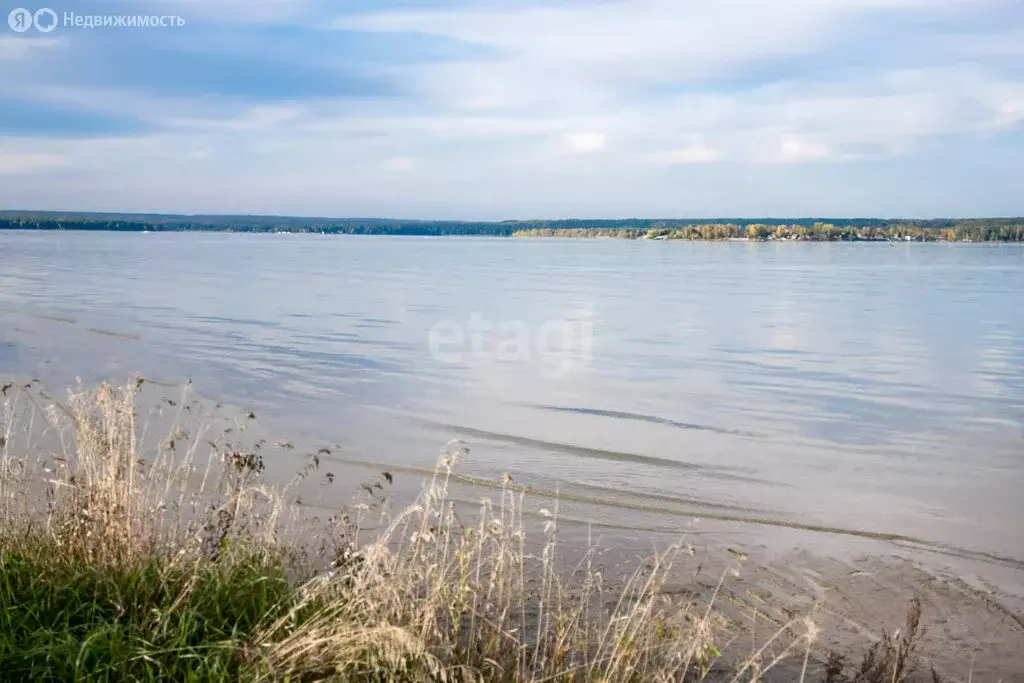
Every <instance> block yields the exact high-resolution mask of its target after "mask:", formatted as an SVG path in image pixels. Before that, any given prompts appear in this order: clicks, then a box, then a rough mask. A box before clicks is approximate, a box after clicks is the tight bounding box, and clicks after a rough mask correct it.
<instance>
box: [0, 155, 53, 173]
mask: <svg viewBox="0 0 1024 683" xmlns="http://www.w3.org/2000/svg"><path fill="white" fill-rule="evenodd" d="M65 165H67V159H65V158H64V157H62V156H60V155H59V154H36V153H32V152H3V151H0V175H20V174H25V173H39V172H41V171H44V170H48V169H52V168H57V167H60V166H65Z"/></svg>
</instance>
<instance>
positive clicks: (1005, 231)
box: [0, 211, 1024, 242]
mask: <svg viewBox="0 0 1024 683" xmlns="http://www.w3.org/2000/svg"><path fill="white" fill-rule="evenodd" d="M0 230H105V231H115V232H184V231H198V232H254V233H274V232H294V233H323V234H346V235H433V236H441V235H482V236H495V237H512V236H516V237H617V238H625V239H666V240H670V239H671V240H674V239H684V240H723V239H755V240H771V239H788V240H813V241H877V240H912V241H956V242H1024V218H971V219H927V220H910V219H899V220H892V219H882V218H785V219H778V218H753V219H737V218H722V219H654V218H627V219H608V220H602V219H573V218H570V219H557V220H541V219H537V220H521V221H440V220H411V219H388V218H302V217H288V216H219V215H209V216H202V215H196V216H184V215H170V214H117V213H82V212H64V213H62V212H52V211H34V212H33V211H0Z"/></svg>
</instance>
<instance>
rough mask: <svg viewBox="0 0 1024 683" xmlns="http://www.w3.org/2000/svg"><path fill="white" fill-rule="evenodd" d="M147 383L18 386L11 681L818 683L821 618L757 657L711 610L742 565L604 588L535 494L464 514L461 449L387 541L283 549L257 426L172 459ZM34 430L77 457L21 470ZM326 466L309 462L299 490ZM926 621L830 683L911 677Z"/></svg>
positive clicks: (34, 461)
mask: <svg viewBox="0 0 1024 683" xmlns="http://www.w3.org/2000/svg"><path fill="white" fill-rule="evenodd" d="M140 386H141V382H138V383H135V384H133V385H131V386H127V387H122V388H117V389H115V388H112V387H110V386H108V385H102V386H100V387H99V388H97V389H92V390H86V389H81V388H80V389H78V390H76V391H74V392H71V393H70V395H69V399H68V401H67V402H66V403H65V404H59V403H57V402H53V401H49V400H48V399H47V398H46V397H45V394H42V393H41V392H38V391H36V390H34V389H32V388H31V387H18V386H13V385H12V386H6V385H5V391H4V395H3V397H0V399H2V400H3V404H2V405H3V409H4V412H3V414H2V415H0V439H2V441H0V446H2V447H0V456H2V457H0V552H2V554H3V557H4V558H5V559H4V562H3V565H2V566H0V577H3V583H2V584H0V589H2V590H0V601H2V602H4V603H5V604H3V605H0V607H2V608H4V609H6V610H9V613H8V616H7V617H6V619H7V621H6V622H5V623H6V626H5V629H4V630H5V632H7V633H8V634H9V635H8V636H2V637H0V671H7V672H11V671H18V672H20V674H19V675H20V676H24V675H28V674H31V675H32V677H34V678H51V679H58V678H62V677H64V674H65V673H67V672H71V673H69V674H68V675H71V676H73V677H75V678H78V677H82V676H85V677H89V676H99V677H110V678H112V679H114V678H116V679H127V678H137V679H147V680H155V679H165V678H171V679H176V678H188V677H193V678H195V679H196V680H198V679H203V680H207V679H221V680H235V679H237V678H239V677H244V678H251V679H272V680H290V681H298V680H302V681H305V680H346V681H350V680H367V681H370V680H374V681H377V680H379V681H390V680H400V681H480V680H487V681H533V682H537V683H539V682H541V681H608V682H611V681H688V680H703V679H706V678H707V679H714V680H725V681H734V682H738V681H752V680H760V679H761V678H763V677H764V676H765V675H766V674H768V673H769V672H771V671H773V670H774V669H775V668H776V667H778V666H780V665H781V664H783V663H789V664H790V665H791V666H792V668H791V669H789V671H792V672H793V679H796V680H804V679H805V678H807V679H809V678H810V675H809V673H808V671H809V669H808V664H809V663H812V656H811V655H812V650H813V646H814V642H815V639H816V632H817V631H816V628H815V624H814V623H813V622H812V621H811V620H810V619H807V618H802V617H798V618H795V619H793V620H792V621H790V622H789V623H786V624H784V625H782V627H781V628H779V629H778V630H777V632H775V633H774V635H772V636H771V637H769V638H766V639H764V640H763V641H762V642H761V643H759V644H758V646H757V649H756V650H754V651H750V649H749V648H748V650H747V651H746V652H743V651H741V650H740V649H739V647H738V646H737V647H733V648H731V649H730V646H732V645H734V643H733V641H732V640H731V638H730V635H729V633H730V631H729V629H728V628H727V626H728V624H727V623H726V621H725V620H724V618H723V617H722V616H721V615H720V614H718V613H717V612H716V610H715V608H714V606H715V600H716V599H717V597H718V594H719V591H720V590H721V588H722V585H723V584H724V583H725V581H726V580H727V579H728V574H729V572H730V571H735V569H730V570H727V571H726V572H725V573H723V575H722V576H721V578H720V580H719V582H718V588H717V589H716V590H715V591H714V593H713V595H712V596H711V598H710V600H697V599H695V598H693V597H692V596H690V597H680V596H679V595H669V594H668V593H667V592H666V591H665V590H663V589H664V586H665V583H666V581H667V580H668V579H669V577H671V576H673V575H678V574H679V573H680V572H682V573H685V572H687V571H690V570H691V569H692V567H691V566H690V565H691V563H692V560H691V557H690V555H691V553H692V551H691V550H690V549H689V548H688V547H687V546H684V545H678V546H673V547H670V548H668V549H666V550H665V551H663V552H661V553H659V554H657V555H656V556H654V557H652V558H650V560H649V561H648V562H645V563H643V564H642V565H640V566H639V567H638V568H637V570H636V571H635V573H633V574H632V575H631V576H627V577H605V576H602V574H601V572H600V571H598V570H597V569H595V566H594V563H593V558H594V553H593V552H590V553H588V554H586V556H585V557H584V559H583V560H582V561H581V562H579V563H578V564H573V565H572V566H567V565H566V563H565V562H564V561H562V560H561V558H560V557H559V556H558V549H559V545H558V509H557V506H555V507H554V509H552V510H550V511H547V510H545V511H542V516H543V520H542V522H541V523H540V524H539V528H537V529H536V533H535V535H534V536H533V537H530V538H528V531H529V530H530V524H528V523H527V520H526V519H525V518H524V514H523V495H522V494H521V493H518V492H516V491H515V490H513V488H512V487H510V486H508V481H506V486H505V487H504V488H503V489H502V491H501V495H500V498H498V499H497V500H494V501H492V500H483V501H481V503H480V508H479V512H478V514H476V515H475V516H473V517H472V519H467V520H463V519H460V517H459V516H458V515H457V514H456V510H455V504H454V502H453V500H452V499H451V497H450V496H449V483H450V481H451V478H452V475H453V472H454V470H455V468H456V467H457V466H458V464H459V462H460V460H461V459H462V458H463V457H465V455H466V453H467V450H466V448H465V446H464V445H462V444H460V443H457V442H456V443H453V444H450V445H449V447H448V448H447V449H446V450H445V452H444V454H443V455H442V456H441V458H440V460H439V461H438V464H437V468H436V471H435V473H434V475H433V477H432V478H431V479H430V480H429V481H427V482H426V484H425V486H424V488H423V492H422V494H421V495H420V496H419V498H418V499H417V500H416V502H415V503H414V504H413V505H411V506H410V507H408V508H407V509H404V510H402V511H401V512H400V513H398V514H396V515H388V516H386V517H385V520H386V522H385V524H384V525H383V526H382V528H381V529H380V530H378V531H376V532H374V533H373V534H372V535H369V536H368V534H367V533H366V531H365V529H364V526H365V524H364V523H365V521H366V520H367V519H368V518H369V517H371V516H373V517H376V516H377V515H379V514H381V513H382V512H386V511H385V510H382V509H381V507H380V506H379V505H375V504H365V503H364V504H360V505H355V506H352V507H350V508H347V509H344V510H339V511H338V512H337V514H336V515H335V516H333V517H332V518H331V519H330V520H329V523H328V524H327V526H326V528H321V529H320V531H319V533H318V534H317V535H316V536H310V535H308V534H307V535H306V536H305V538H306V539H307V542H306V543H304V544H303V545H302V546H301V547H300V546H298V544H296V543H294V542H286V541H282V540H281V539H293V538H296V537H297V536H296V532H295V527H294V525H295V524H296V523H301V521H302V515H301V513H300V512H298V511H297V510H295V509H294V507H293V506H289V505H286V504H285V502H284V501H285V500H286V497H287V496H286V493H287V491H288V488H287V487H284V488H274V487H270V486H266V485H264V484H262V483H261V478H260V475H261V473H262V471H263V469H264V462H263V458H262V456H261V455H260V451H261V449H262V448H263V446H264V444H263V442H261V441H255V442H252V443H248V442H245V440H244V436H245V433H246V426H247V423H248V422H249V418H251V417H252V416H251V414H250V415H246V416H242V417H240V418H239V419H238V420H236V424H235V426H234V428H229V429H227V430H225V431H224V432H223V433H221V434H220V435H218V436H219V439H210V438H208V437H209V436H210V434H209V424H208V423H207V424H206V427H204V426H203V423H202V420H199V421H198V422H199V424H197V425H196V426H195V428H194V429H193V430H191V431H190V430H187V429H185V428H184V427H183V426H182V425H183V424H185V422H187V421H183V420H179V419H178V418H177V417H176V418H175V419H174V420H173V421H172V423H173V424H172V425H171V428H170V429H171V431H170V434H169V436H168V437H167V438H166V439H163V440H161V442H160V445H159V446H158V447H155V448H152V449H148V448H144V447H143V446H142V445H141V444H143V443H144V442H145V441H146V438H145V436H146V435H145V432H144V429H142V428H140V426H139V425H138V424H136V420H137V417H136V408H135V396H136V393H137V391H138V390H139V387H140ZM168 403H169V405H170V406H172V407H174V408H176V410H177V412H178V415H179V416H183V415H185V413H184V412H183V410H184V409H187V408H188V407H189V406H188V404H187V397H183V400H182V401H180V404H179V403H176V402H174V401H170V402H168ZM43 422H45V424H44V425H43V428H42V429H41V430H40V429H38V426H39V424H42V423H43ZM37 433H41V434H43V437H44V438H47V439H49V440H50V441H52V442H59V443H60V444H61V452H60V453H58V454H56V455H54V454H52V453H50V452H49V451H47V450H46V449H44V450H42V451H41V452H40V454H39V455H38V456H30V455H26V454H30V453H33V452H35V451H36V450H37V449H36V448H35V447H34V445H33V442H32V439H33V438H35V437H34V436H33V435H35V434H37ZM288 446H289V447H290V444H289V445H288ZM279 447H280V448H284V447H285V446H281V445H279ZM319 465H320V462H319V457H318V456H317V455H312V456H311V458H310V464H309V466H308V468H307V470H305V471H304V472H302V473H300V477H302V476H305V475H306V474H308V473H309V472H310V471H313V470H316V469H317V468H319ZM328 476H329V478H331V479H333V475H328ZM390 483H391V475H390V474H388V473H383V474H382V476H381V479H379V480H378V481H376V482H372V483H369V484H366V485H365V488H366V490H367V492H368V493H369V494H371V498H372V497H373V496H374V495H375V492H382V491H383V490H384V489H385V488H386V486H387V485H388V484H390ZM111 582H113V585H114V589H111V588H110V587H109V584H110V583H111ZM69 586H70V587H71V588H69ZM97 586H99V587H100V588H97ZM115 589H116V590H115ZM61 591H63V592H64V594H66V595H69V596H71V597H70V599H71V600H72V601H73V600H81V601H83V602H85V603H87V605H88V609H86V611H87V612H89V614H91V615H92V616H91V617H89V618H87V619H86V618H80V615H79V612H80V610H71V611H69V610H68V609H67V608H66V607H62V606H59V605H56V604H51V603H52V601H50V600H48V599H47V598H46V597H45V596H46V595H53V594H55V592H56V593H61ZM69 591H70V592H69ZM126 594H130V595H131V596H134V597H126ZM112 596H114V597H112ZM139 596H145V597H144V598H140V597H139ZM64 602H67V600H65V601H64ZM128 603H131V604H132V605H134V607H125V604H128ZM23 605H28V607H26V608H25V609H21V606H23ZM10 610H13V611H10ZM90 610H91V611H90ZM11 614H14V616H11ZM18 615H21V616H18ZM919 616H920V611H919V608H918V611H917V617H915V618H914V621H913V627H912V628H911V624H910V623H909V622H908V627H907V629H906V630H905V631H904V635H903V636H902V637H901V638H895V639H891V638H888V637H886V638H885V639H884V641H882V642H881V643H880V644H879V645H878V646H876V647H875V648H874V649H872V650H871V651H870V652H869V655H870V657H871V659H870V660H865V661H866V662H867V663H866V664H864V667H865V668H863V671H862V672H860V673H859V674H857V675H856V677H854V678H852V679H847V678H843V673H842V669H843V667H842V662H841V661H839V660H836V659H834V660H833V661H832V662H831V665H832V667H831V668H830V669H829V670H828V671H829V672H831V673H829V674H828V675H829V676H831V678H830V679H829V680H833V681H842V680H856V681H876V680H891V681H902V680H905V678H906V676H907V675H908V673H909V672H910V671H911V670H912V668H913V665H914V660H915V656H916V652H915V649H914V642H915V638H916V635H917V624H918V618H919ZM83 619H84V620H83ZM172 624H173V626H172ZM97 633H101V634H102V637H100V636H98V635H97ZM111 633H116V634H117V637H116V638H115V637H113V636H111V635H110V634H111ZM44 642H47V643H48V642H53V643H63V644H64V646H62V649H61V648H56V649H54V648H50V647H48V646H45V645H41V644H40V643H44ZM883 643H884V644H883ZM100 645H102V647H101V646H100ZM54 647H56V646H54ZM32 648H36V649H32ZM97 648H98V649H97ZM72 660H73V661H72ZM7 675H11V674H7ZM2 676H3V675H0V677H2ZM196 677H198V678H196Z"/></svg>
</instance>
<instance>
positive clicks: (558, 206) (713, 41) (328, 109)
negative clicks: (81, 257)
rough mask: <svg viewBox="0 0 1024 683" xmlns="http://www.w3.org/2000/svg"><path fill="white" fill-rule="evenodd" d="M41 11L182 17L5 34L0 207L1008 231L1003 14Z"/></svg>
mask: <svg viewBox="0 0 1024 683" xmlns="http://www.w3.org/2000/svg"><path fill="white" fill-rule="evenodd" d="M16 6H24V7H28V9H30V10H33V11H34V10H36V9H38V7H36V6H34V5H33V6H29V5H27V4H26V2H24V1H22V2H20V3H19V4H18V5H14V4H12V5H10V7H0V10H3V13H4V14H6V13H7V12H9V11H11V10H12V9H14V8H15V7H16ZM50 6H51V7H52V8H53V9H54V10H55V11H57V13H58V14H59V15H63V13H65V12H74V13H77V14H114V15H117V14H157V15H162V14H167V15H178V16H181V17H182V18H183V19H184V21H185V24H184V26H181V27H174V28H124V27H110V28H96V29H86V28H76V27H65V26H58V27H57V29H56V30H54V31H53V32H51V33H47V34H41V33H38V32H35V31H34V30H33V31H30V32H27V33H22V34H19V33H15V32H14V31H11V30H9V29H8V27H7V26H6V25H4V24H0V207H2V208H25V209H62V210H101V211H160V212H173V213H265V214H289V215H318V216H393V217H426V218H456V219H492V218H493V219H505V218H531V217H551V218H554V217H566V216H577V217H626V216H660V217H672V216H686V217H715V216H849V215H855V216H894V217H895V216H923V217H932V216H969V215H985V216H995V215H1021V214H1024V181H1022V179H1021V177H1022V176H1021V168H1022V161H1024V3H1021V2H1020V1H1019V0H715V1H714V2H711V1H709V0H702V1H700V2H695V1H692V0H628V1H627V0H589V1H587V0H514V1H513V0H499V1H484V0H475V1H473V2H468V1H466V0H463V1H461V2H460V1H458V0H439V1H428V0H402V1H392V0H376V1H372V2H371V1H370V0H358V1H354V2H326V1H324V0H265V1H263V2H243V1H241V0H177V1H170V0H168V1H167V2H161V1H159V0H153V1H149V2H138V1H136V2H126V1H123V0H122V1H107V2H105V1H102V0H97V1H93V2H83V1H82V0H78V1H76V2H70V1H67V2H58V0H53V2H51V4H50Z"/></svg>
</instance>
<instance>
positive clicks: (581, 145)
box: [559, 133, 607, 154]
mask: <svg viewBox="0 0 1024 683" xmlns="http://www.w3.org/2000/svg"><path fill="white" fill-rule="evenodd" d="M605 142H607V137H606V136H605V135H604V134H603V133H566V134H565V135H562V136H561V138H560V139H559V143H560V147H561V149H562V151H563V152H565V153H566V154H589V153H592V152H599V151H601V150H602V149H604V145H605Z"/></svg>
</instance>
